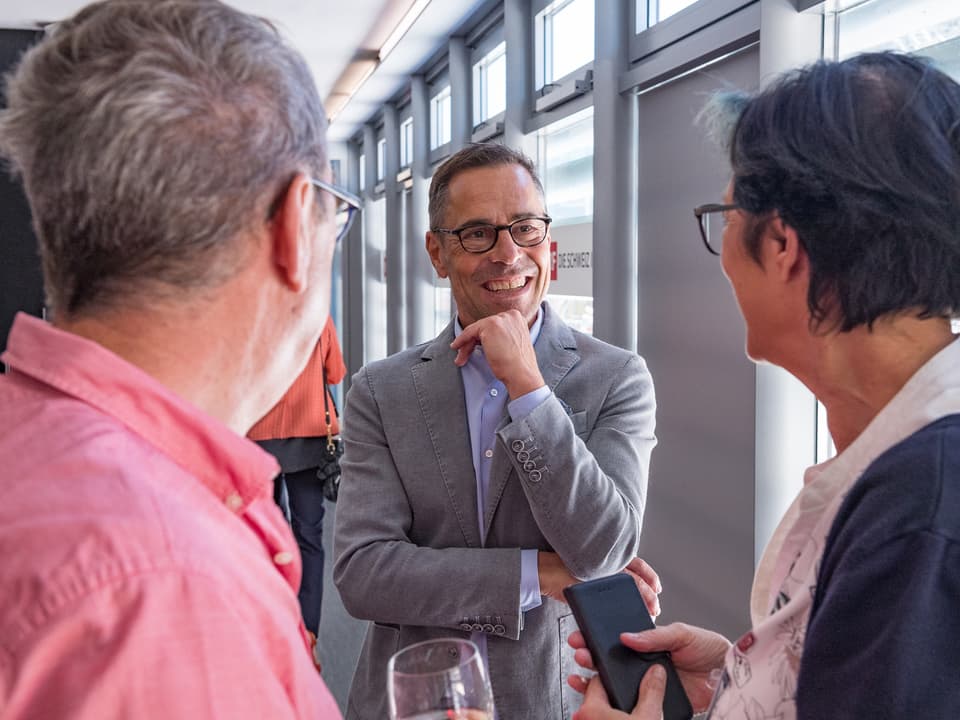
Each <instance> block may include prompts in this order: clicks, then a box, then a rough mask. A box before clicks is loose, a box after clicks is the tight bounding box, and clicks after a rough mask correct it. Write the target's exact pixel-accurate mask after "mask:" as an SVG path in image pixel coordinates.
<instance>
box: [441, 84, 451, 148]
mask: <svg viewBox="0 0 960 720" xmlns="http://www.w3.org/2000/svg"><path fill="white" fill-rule="evenodd" d="M439 116H440V132H439V138H440V145H446V144H447V143H448V142H450V128H451V123H452V121H451V118H450V91H449V90H447V93H446V95H444V96H442V97H441V98H440V109H439Z"/></svg>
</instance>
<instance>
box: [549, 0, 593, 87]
mask: <svg viewBox="0 0 960 720" xmlns="http://www.w3.org/2000/svg"><path fill="white" fill-rule="evenodd" d="M593 12H594V0H557V2H554V3H551V4H550V5H548V6H547V7H546V8H545V9H544V10H543V12H541V13H539V14H538V15H537V18H536V27H537V39H538V41H539V42H538V43H537V50H538V55H539V57H538V58H537V64H538V66H539V67H541V68H542V72H540V73H538V83H537V86H538V87H543V86H544V85H546V84H548V83H552V82H554V81H555V80H559V79H560V78H562V77H564V76H565V75H569V74H570V73H572V72H573V71H574V70H577V69H578V68H581V67H583V66H584V65H586V64H587V63H590V62H593Z"/></svg>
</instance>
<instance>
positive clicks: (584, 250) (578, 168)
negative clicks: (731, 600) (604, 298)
mask: <svg viewBox="0 0 960 720" xmlns="http://www.w3.org/2000/svg"><path fill="white" fill-rule="evenodd" d="M538 140H539V142H538V165H539V167H540V172H541V175H542V178H543V183H544V192H545V194H546V201H547V212H548V214H549V215H550V216H551V217H552V218H553V219H554V222H553V224H552V225H551V231H550V240H551V248H550V249H551V278H552V279H551V285H550V294H549V295H548V299H549V300H550V304H551V305H552V306H553V307H554V308H555V309H556V310H557V312H558V313H559V314H560V317H562V318H563V319H564V321H566V322H567V323H568V324H570V325H571V326H572V327H575V328H576V329H577V330H580V331H582V332H585V333H593V267H592V262H593V261H592V257H593V108H587V109H586V110H584V111H581V112H579V113H575V114H574V115H571V116H570V117H568V118H565V119H564V120H561V121H559V122H557V123H554V124H553V125H550V126H548V127H546V128H544V129H543V130H541V131H540V133H539V137H538Z"/></svg>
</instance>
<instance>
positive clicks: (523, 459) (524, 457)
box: [517, 450, 530, 462]
mask: <svg viewBox="0 0 960 720" xmlns="http://www.w3.org/2000/svg"><path fill="white" fill-rule="evenodd" d="M529 459H530V453H528V452H527V451H526V450H521V451H520V452H518V453H517V460H519V461H520V462H526V461H527V460H529Z"/></svg>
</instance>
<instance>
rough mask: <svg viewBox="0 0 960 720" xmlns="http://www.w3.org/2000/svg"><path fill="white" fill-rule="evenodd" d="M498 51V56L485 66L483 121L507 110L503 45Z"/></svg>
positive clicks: (505, 63) (505, 57)
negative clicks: (485, 95)
mask: <svg viewBox="0 0 960 720" xmlns="http://www.w3.org/2000/svg"><path fill="white" fill-rule="evenodd" d="M499 49H500V51H501V52H500V54H499V55H497V56H496V57H495V58H493V60H492V61H491V62H490V64H489V65H487V82H486V93H487V102H486V111H487V114H486V116H484V118H483V119H484V120H486V119H487V118H492V117H494V116H495V115H499V114H500V113H502V112H503V111H504V110H506V109H507V55H506V52H505V46H504V45H503V44H501V45H500V48H499Z"/></svg>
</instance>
